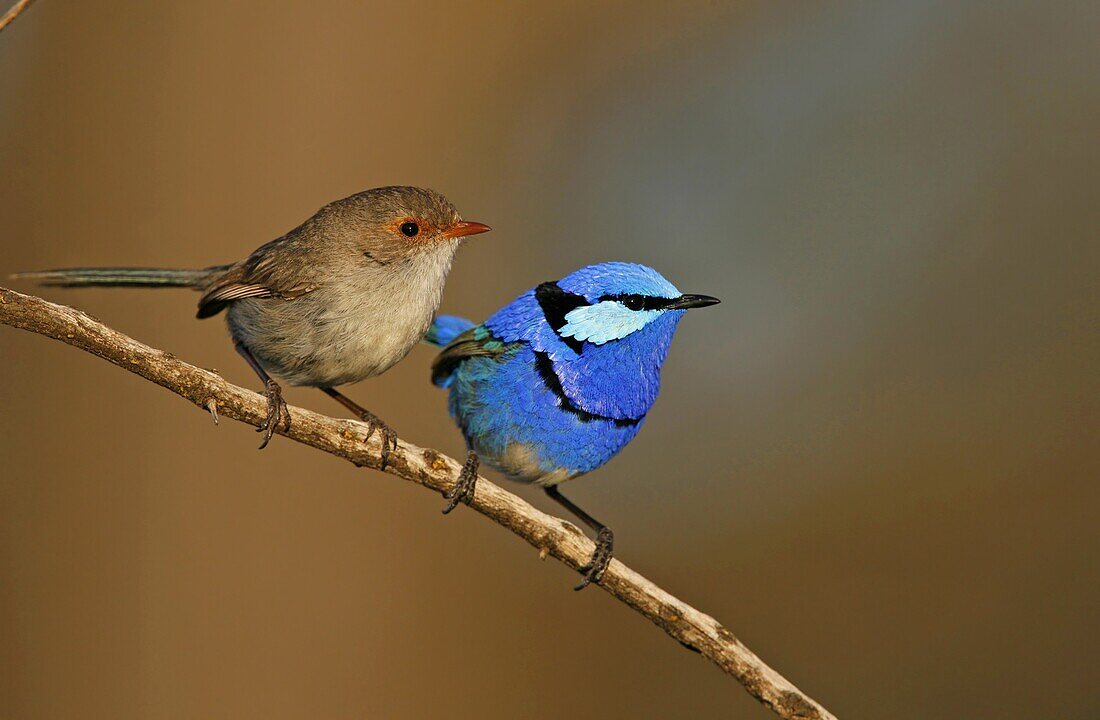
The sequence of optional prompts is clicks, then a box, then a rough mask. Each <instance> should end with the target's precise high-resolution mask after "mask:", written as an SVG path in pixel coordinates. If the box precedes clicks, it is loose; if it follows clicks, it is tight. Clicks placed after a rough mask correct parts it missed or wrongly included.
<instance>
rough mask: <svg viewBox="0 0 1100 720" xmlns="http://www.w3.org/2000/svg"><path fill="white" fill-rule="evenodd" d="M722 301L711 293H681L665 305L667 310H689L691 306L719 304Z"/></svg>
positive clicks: (699, 306)
mask: <svg viewBox="0 0 1100 720" xmlns="http://www.w3.org/2000/svg"><path fill="white" fill-rule="evenodd" d="M720 302H722V301H721V300H719V299H718V298H716V297H711V296H710V295H681V296H680V297H678V298H676V299H675V300H673V301H672V302H670V303H669V304H668V305H665V309H666V310H687V309H689V308H701V307H706V306H707V305H717V304H718V303H720Z"/></svg>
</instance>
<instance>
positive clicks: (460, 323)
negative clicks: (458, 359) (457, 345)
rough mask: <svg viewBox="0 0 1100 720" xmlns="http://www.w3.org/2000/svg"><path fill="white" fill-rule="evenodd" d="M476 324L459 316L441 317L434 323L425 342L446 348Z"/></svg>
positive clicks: (425, 337) (425, 336)
mask: <svg viewBox="0 0 1100 720" xmlns="http://www.w3.org/2000/svg"><path fill="white" fill-rule="evenodd" d="M475 324H476V323H475V322H474V321H473V320H467V319H466V318H464V317H458V316H457V315H440V316H439V317H437V318H436V319H435V320H434V321H432V326H431V327H430V328H428V332H427V333H426V334H425V335H424V342H426V343H428V344H430V345H435V346H436V347H445V346H447V345H449V344H450V343H451V341H452V340H454V339H455V338H456V337H458V336H459V335H461V334H462V333H464V332H466V331H467V330H469V329H470V328H472V327H473V326H474V325H475Z"/></svg>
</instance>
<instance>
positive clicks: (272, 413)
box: [233, 340, 290, 450]
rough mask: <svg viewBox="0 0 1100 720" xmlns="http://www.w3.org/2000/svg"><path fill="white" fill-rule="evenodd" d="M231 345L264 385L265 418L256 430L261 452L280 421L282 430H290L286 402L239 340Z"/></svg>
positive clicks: (277, 385) (265, 372)
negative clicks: (258, 435) (258, 434)
mask: <svg viewBox="0 0 1100 720" xmlns="http://www.w3.org/2000/svg"><path fill="white" fill-rule="evenodd" d="M233 345H234V346H235V347H236V348H237V352H239V353H240V354H241V357H243V358H244V359H245V361H246V362H247V363H248V366H249V367H250V368H252V370H253V371H254V372H255V373H256V374H257V375H259V376H260V380H262V381H263V383H264V395H266V396H267V417H266V418H264V421H263V422H262V423H260V426H259V427H258V428H256V432H262V433H263V434H264V441H263V442H262V443H260V449H261V450H263V449H264V448H265V447H267V444H268V443H269V442H271V436H272V435H274V434H275V428H277V427H279V421H280V420H281V421H282V423H283V429H284V430H290V410H289V409H288V408H287V406H286V401H285V400H283V390H282V388H280V387H279V383H277V382H275V381H274V380H272V379H271V376H270V375H268V374H267V371H266V370H264V369H263V367H262V366H261V365H260V363H259V361H258V360H256V357H255V356H254V355H253V354H252V352H251V351H249V349H248V348H247V347H245V345H244V343H242V342H241V341H240V340H234V341H233Z"/></svg>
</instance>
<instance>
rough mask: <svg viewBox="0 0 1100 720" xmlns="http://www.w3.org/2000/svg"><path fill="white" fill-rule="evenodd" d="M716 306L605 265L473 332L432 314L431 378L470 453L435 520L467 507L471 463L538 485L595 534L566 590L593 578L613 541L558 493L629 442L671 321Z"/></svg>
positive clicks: (639, 268)
mask: <svg viewBox="0 0 1100 720" xmlns="http://www.w3.org/2000/svg"><path fill="white" fill-rule="evenodd" d="M717 302H718V299H717V298H713V297H709V296H707V295H685V294H683V293H681V292H680V291H679V290H677V289H676V287H675V286H673V285H672V283H670V282H669V281H668V280H666V279H665V278H664V277H662V276H661V274H660V273H658V272H657V271H656V270H653V269H652V268H649V267H646V266H644V265H636V264H632V263H623V262H609V263H601V264H598V265H590V266H588V267H585V268H581V269H580V270H577V271H576V272H574V273H572V274H570V275H567V276H565V277H564V278H562V279H561V280H558V281H556V282H544V283H542V284H541V285H539V286H538V287H536V288H533V289H531V290H528V291H527V292H525V293H523V294H522V295H520V296H519V297H518V298H516V299H515V300H513V301H512V302H511V303H509V304H508V305H505V306H504V307H503V308H501V309H500V310H498V311H497V312H496V313H495V314H494V315H493V316H492V317H490V318H489V319H488V320H486V321H485V322H484V323H482V324H481V325H476V326H475V325H474V323H472V322H471V321H469V320H466V319H464V318H458V317H453V316H440V317H438V318H436V320H435V322H434V323H433V324H432V326H431V328H430V329H429V331H428V334H427V336H426V337H425V340H426V341H427V342H430V343H432V344H434V345H438V346H440V347H444V349H443V351H442V352H441V353H440V354H439V356H438V357H437V358H436V359H435V361H434V362H433V363H432V382H433V383H435V384H436V385H438V386H439V387H442V388H447V389H448V390H449V391H450V401H449V405H450V412H451V416H452V417H453V418H454V419H455V422H456V423H458V426H459V428H460V429H461V430H462V434H463V435H464V436H465V437H466V444H467V448H468V453H467V459H466V464H465V466H464V467H463V471H462V474H461V476H460V478H459V481H458V483H457V484H456V486H455V488H454V489H453V490H452V491H450V492H448V493H447V495H446V499H447V500H448V501H449V503H448V505H447V506H446V508H445V509H444V510H443V512H444V513H448V512H450V511H451V510H453V509H454V508H455V507H456V506H457V505H458V503H459V502H465V503H467V504H469V502H470V500H471V499H472V498H473V494H474V487H475V485H476V483H477V470H478V466H479V462H480V460H483V461H485V462H486V463H487V464H488V465H490V466H491V467H493V468H494V469H496V470H498V471H500V472H501V473H503V474H504V475H505V476H507V477H508V478H510V479H512V480H516V481H519V482H526V483H537V484H539V485H541V486H543V488H544V489H545V491H546V493H547V495H549V496H550V497H551V498H553V499H554V500H555V501H556V502H558V503H560V504H561V505H562V506H564V507H565V508H566V509H568V510H569V511H570V512H571V513H573V514H574V515H576V516H577V517H578V518H579V519H580V520H581V521H582V522H584V524H585V525H587V526H588V527H589V528H591V529H592V530H593V531H594V532H595V533H596V551H595V553H593V555H592V558H591V559H590V560H589V562H588V563H587V564H586V565H585V566H584V567H582V568H581V569H580V570H581V573H582V574H583V575H584V579H583V580H582V581H581V584H580V585H578V586H577V587H576V589H577V590H580V589H582V588H584V587H585V586H587V585H588V584H589V583H592V582H599V580H600V578H601V577H602V576H603V573H604V571H605V570H606V569H607V566H608V563H610V562H611V555H612V552H613V547H614V535H613V534H612V532H611V530H610V529H609V528H608V527H607V526H605V525H604V524H603V523H601V522H599V521H598V520H596V519H595V518H593V517H592V516H591V515H589V514H588V513H586V512H585V511H584V510H582V509H581V508H579V507H578V506H577V505H575V504H574V503H573V502H571V501H570V500H568V499H567V498H566V497H565V496H563V495H562V494H561V491H559V490H558V485H559V484H560V483H561V482H563V481H565V480H570V479H572V478H575V477H578V476H580V475H583V474H585V473H587V472H591V471H592V470H595V469H596V468H598V467H600V466H601V465H603V464H604V463H606V462H607V461H608V460H610V459H611V458H613V457H615V455H616V454H617V453H618V452H619V451H620V450H622V449H623V447H625V446H626V444H627V443H628V442H630V441H631V440H632V439H633V438H634V436H635V435H637V434H638V430H639V429H641V426H642V423H643V422H644V421H645V417H646V413H648V412H649V409H650V408H651V407H652V406H653V402H654V401H655V400H656V399H657V392H658V390H659V388H660V382H661V365H662V364H663V363H664V360H665V356H666V355H667V354H668V348H669V345H670V344H671V342H672V336H673V334H674V333H675V332H676V326H677V325H678V324H679V322H680V318H681V317H683V315H684V312H685V311H686V310H688V309H689V308H697V307H705V306H707V305H714V304H715V303H717Z"/></svg>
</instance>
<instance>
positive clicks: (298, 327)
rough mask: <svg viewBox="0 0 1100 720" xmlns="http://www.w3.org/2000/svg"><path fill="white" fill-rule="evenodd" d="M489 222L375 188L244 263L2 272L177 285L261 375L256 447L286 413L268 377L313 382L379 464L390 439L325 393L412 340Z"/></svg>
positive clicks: (397, 189)
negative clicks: (363, 426)
mask: <svg viewBox="0 0 1100 720" xmlns="http://www.w3.org/2000/svg"><path fill="white" fill-rule="evenodd" d="M488 230H489V227H488V226H487V225H483V224H482V223H478V222H468V221H465V220H463V219H462V218H461V217H460V216H459V214H458V211H457V210H456V209H455V207H454V205H452V204H451V203H450V202H449V201H448V200H447V199H446V198H445V197H443V196H442V195H440V194H439V193H437V192H434V191H432V190H425V189H422V188H416V187H403V186H394V187H381V188H375V189H373V190H366V191H364V192H361V193H357V194H355V195H352V196H350V197H346V198H344V199H343V200H337V201H336V202H333V203H329V204H328V205H326V206H324V207H323V208H321V209H320V210H318V211H317V213H316V214H314V215H313V217H311V218H309V219H308V220H306V221H305V222H304V223H302V224H301V225H299V226H298V227H296V228H295V229H293V230H291V231H290V232H288V233H287V234H286V235H283V236H282V237H280V238H278V239H276V240H272V241H271V242H269V243H267V244H266V245H262V246H261V247H259V248H257V249H256V251H255V252H253V253H252V254H251V255H249V256H248V257H247V258H245V259H244V260H241V261H239V262H236V263H233V264H231V265H215V266H213V267H208V268H202V269H195V270H172V269H159V268H69V269H62V270H43V271H39V272H29V273H21V274H19V275H16V276H14V277H22V278H29V279H33V280H38V281H39V282H41V283H42V284H45V285H59V286H65V287H84V286H131V287H133V286H137V287H187V288H191V289H193V290H199V291H201V292H202V294H203V295H202V298H201V299H200V300H199V310H198V317H199V318H207V317H211V316H213V315H217V314H218V313H219V312H221V311H222V310H226V311H227V312H226V319H227V321H228V324H229V332H230V334H231V335H232V337H233V342H234V344H235V345H236V348H237V352H239V353H240V354H241V355H242V356H243V357H244V359H245V360H246V361H247V362H248V364H249V366H251V367H252V369H253V370H254V371H255V372H256V374H257V375H258V376H259V377H260V380H262V381H263V383H264V392H265V394H266V396H267V402H268V411H267V417H266V419H265V420H264V421H263V423H261V424H260V426H259V427H258V428H257V430H258V431H259V432H262V433H263V434H264V438H263V442H262V443H261V444H260V448H261V449H262V448H264V447H266V446H267V443H268V441H270V440H271V436H272V435H273V434H274V432H275V430H276V428H277V427H278V426H279V424H280V423H282V425H283V427H284V429H286V430H289V429H290V422H291V421H290V412H289V410H288V409H287V406H286V403H285V402H284V401H283V398H282V391H281V389H280V387H279V384H278V383H277V382H275V380H273V379H272V376H275V377H278V378H281V379H283V380H285V381H286V382H288V383H290V384H291V385H306V386H310V387H317V388H320V389H321V390H323V391H324V392H325V393H327V394H328V395H330V396H331V397H333V398H335V399H336V400H337V401H338V402H340V403H341V404H342V405H344V407H346V408H348V409H349V410H351V411H352V412H353V413H355V414H356V415H357V416H358V417H359V418H360V419H361V420H363V421H364V422H366V423H368V424H369V425H370V428H371V429H370V433H369V434H368V436H367V437H368V438H369V437H370V435H372V434H373V433H374V432H375V431H376V430H377V431H378V432H380V433H381V434H382V436H383V443H382V464H383V467H384V466H385V463H386V460H387V459H388V457H389V453H390V452H391V449H392V448H394V447H396V442H397V436H396V434H395V433H394V432H393V430H391V429H390V428H389V427H388V426H387V425H386V424H385V423H384V422H382V421H381V420H379V419H378V418H377V417H375V416H374V415H373V414H372V413H370V412H369V411H367V410H366V409H364V408H362V407H360V406H359V405H357V404H356V403H354V402H353V401H351V400H350V399H348V398H347V397H345V396H344V395H343V394H342V393H340V392H339V391H337V390H336V386H337V385H346V384H348V383H353V382H358V381H360V380H363V379H365V378H369V377H373V376H375V375H378V374H381V373H383V372H385V371H386V370H388V369H389V368H390V367H392V366H393V365H394V364H395V363H397V362H398V361H399V360H401V359H402V358H403V357H405V356H406V355H407V354H408V353H409V351H410V350H411V349H412V348H413V346H414V345H416V344H417V343H418V342H420V340H421V339H422V338H423V337H424V333H425V332H426V331H427V329H428V327H429V325H430V324H431V322H432V317H433V316H434V315H435V312H436V310H437V309H438V308H439V303H440V300H441V299H442V296H443V286H444V284H445V282H446V279H447V273H448V271H449V270H450V268H451V262H452V260H453V259H454V256H455V252H456V251H457V250H458V247H459V245H461V244H462V241H463V238H465V237H467V236H469V235H475V234H477V233H483V232H486V231H488Z"/></svg>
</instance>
